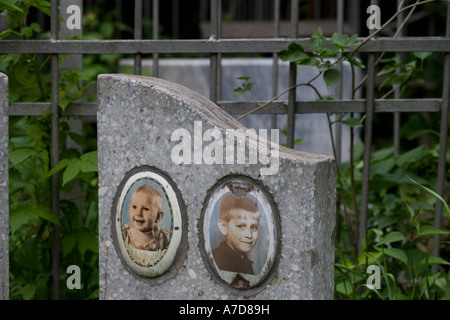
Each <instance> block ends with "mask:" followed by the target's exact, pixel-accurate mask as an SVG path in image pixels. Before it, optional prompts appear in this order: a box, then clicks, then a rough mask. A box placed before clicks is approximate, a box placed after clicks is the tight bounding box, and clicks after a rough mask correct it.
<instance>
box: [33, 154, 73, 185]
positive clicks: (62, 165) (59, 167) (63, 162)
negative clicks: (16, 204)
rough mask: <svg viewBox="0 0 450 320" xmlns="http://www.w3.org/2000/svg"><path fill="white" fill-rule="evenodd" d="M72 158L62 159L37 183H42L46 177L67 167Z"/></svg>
mask: <svg viewBox="0 0 450 320" xmlns="http://www.w3.org/2000/svg"><path fill="white" fill-rule="evenodd" d="M69 162H70V160H69V159H62V160H61V161H60V162H59V163H58V164H57V165H56V166H55V167H54V168H52V169H51V170H50V171H48V172H47V173H46V174H45V175H44V176H42V178H40V179H39V180H38V181H37V182H36V184H38V183H41V182H42V181H44V180H45V179H47V178H48V177H50V176H52V175H54V174H55V173H57V172H59V171H61V170H62V169H64V168H65V167H67V165H68V164H69Z"/></svg>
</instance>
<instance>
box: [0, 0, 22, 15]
mask: <svg viewBox="0 0 450 320" xmlns="http://www.w3.org/2000/svg"><path fill="white" fill-rule="evenodd" d="M17 2H18V1H17V0H1V1H0V8H1V9H3V10H10V11H19V12H20V13H24V12H23V11H22V9H20V8H19V7H18V6H16V3H17Z"/></svg>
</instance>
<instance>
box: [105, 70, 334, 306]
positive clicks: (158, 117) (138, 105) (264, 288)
mask: <svg viewBox="0 0 450 320" xmlns="http://www.w3.org/2000/svg"><path fill="white" fill-rule="evenodd" d="M198 124H201V125H202V133H205V132H207V130H209V129H211V130H218V131H219V132H221V133H223V134H224V135H225V132H226V130H227V129H242V130H244V129H246V128H245V127H244V126H243V125H242V124H240V123H239V122H237V121H236V120H235V119H233V118H232V117H230V116H229V115H228V114H226V113H225V112H224V111H223V110H222V109H221V108H219V107H218V106H217V105H215V104H213V103H212V102H211V101H209V100H208V99H206V98H204V97H203V96H201V95H199V94H198V93H196V92H194V91H192V90H190V89H188V88H186V87H184V86H181V85H178V84H175V83H172V82H169V81H165V80H162V79H156V78H151V77H141V76H130V75H123V74H115V75H100V76H99V77H98V152H99V252H100V256H99V268H100V272H99V285H100V299H118V300H121V299H150V300H155V299H156V300H158V299H182V300H183V299H188V300H197V299H243V298H250V299H332V298H333V290H334V285H333V283H334V272H333V270H334V226H335V201H336V194H335V192H336V191H335V190H336V168H335V161H334V159H333V158H332V157H329V156H324V155H317V154H310V153H304V152H300V151H297V150H292V149H287V148H284V147H279V146H278V147H279V149H278V160H279V162H278V165H279V166H278V168H277V169H278V170H277V171H276V172H274V174H265V175H262V174H261V172H263V171H261V169H264V168H267V165H265V164H263V163H262V161H260V162H258V163H256V164H248V163H243V164H239V163H238V162H237V161H235V162H234V163H230V164H225V163H224V164H217V163H216V164H212V165H208V164H206V163H205V161H203V162H201V163H199V164H196V163H195V161H194V162H192V163H191V164H186V163H179V164H175V163H174V161H173V157H172V156H171V155H172V152H173V150H174V147H175V146H176V145H177V143H178V142H174V141H173V139H172V135H173V133H174V131H176V130H177V129H184V130H186V131H187V132H189V133H191V134H194V136H195V132H194V130H196V125H198ZM210 132H212V131H210ZM235 138H236V139H237V141H238V142H239V141H240V142H241V143H244V142H243V141H246V140H245V136H244V137H242V136H239V135H236V137H235ZM183 139H184V137H183ZM194 139H195V138H194ZM193 143H194V144H195V141H194V142H193ZM252 143H253V142H252V141H251V140H247V141H246V142H245V143H244V144H245V146H246V148H247V149H248V150H250V149H252V148H256V149H258V152H259V151H260V147H261V146H260V145H259V146H255V145H252ZM195 152H196V149H195V145H194V151H193V153H195ZM275 154H276V153H275ZM183 155H184V154H183ZM271 155H272V156H273V155H274V153H271ZM249 157H250V156H249ZM203 160H204V159H203ZM247 160H248V159H247ZM272 160H273V159H272ZM147 167H148V168H157V170H158V172H161V175H162V176H164V177H167V178H168V180H170V183H169V184H171V185H172V184H173V186H175V189H177V190H176V191H177V192H178V195H179V198H178V201H179V203H180V204H181V205H180V206H179V207H180V208H181V217H182V219H181V220H182V223H181V224H180V225H179V227H180V228H181V230H182V236H181V240H180V245H179V247H178V251H177V254H176V257H175V259H174V262H173V264H172V265H171V266H170V268H169V269H168V270H167V271H165V273H163V274H162V275H159V276H155V277H151V278H146V277H142V276H140V275H137V274H136V273H135V272H134V271H133V270H132V269H130V268H128V267H127V263H125V262H124V259H123V256H122V257H121V255H123V254H122V253H121V251H120V250H118V243H120V242H121V240H118V237H116V236H115V233H114V230H115V231H117V229H116V228H115V227H114V224H115V223H116V222H115V221H114V212H115V210H116V208H118V206H117V204H118V203H119V204H120V203H121V201H122V200H120V198H119V200H118V195H120V196H121V195H122V193H121V190H124V189H123V188H124V181H125V182H126V181H128V180H126V177H127V175H128V176H130V174H131V173H133V170H136V169H137V168H147ZM230 177H231V178H233V177H240V178H242V177H243V178H245V179H246V180H248V181H251V183H254V187H255V188H256V189H258V188H261V190H264V192H267V194H268V195H269V196H268V197H267V198H266V199H269V198H270V199H269V200H270V201H271V204H270V206H271V208H274V210H273V212H272V216H271V217H269V219H268V220H270V219H272V218H273V219H272V222H271V223H272V226H275V229H276V231H277V232H276V237H278V238H276V237H275V238H276V241H274V242H275V243H276V249H275V251H274V252H275V259H274V261H272V262H271V263H273V264H272V265H271V269H270V272H269V273H268V275H267V276H266V278H264V279H263V280H264V281H262V282H261V284H258V285H257V286H256V287H254V288H253V287H252V288H250V289H246V290H238V289H235V288H234V287H233V288H231V287H230V286H227V285H224V283H223V282H221V279H220V277H218V276H217V274H214V272H213V271H214V270H213V269H214V268H213V267H212V264H210V263H209V260H208V254H209V253H208V250H205V248H206V247H207V246H206V244H205V243H206V242H207V240H205V239H206V238H204V236H205V231H207V230H208V229H207V228H205V227H204V226H205V225H206V224H205V220H207V219H208V218H209V216H208V215H207V214H206V211H208V209H207V210H205V208H209V207H208V206H205V204H207V203H209V202H207V199H211V194H212V195H214V194H215V193H214V192H215V191H214V190H217V189H215V187H216V186H218V184H219V185H220V183H221V181H223V179H228V178H230ZM233 179H234V178H233ZM230 190H231V189H230ZM172 200H173V198H172ZM172 200H171V201H172ZM269 200H268V201H269ZM270 201H269V202H270ZM169 202H170V201H169ZM124 206H125V205H124ZM116 211H117V210H116ZM177 230H179V229H177ZM270 239H272V240H271V241H273V240H274V238H273V237H272V238H270ZM222 279H223V278H222Z"/></svg>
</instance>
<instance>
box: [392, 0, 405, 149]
mask: <svg viewBox="0 0 450 320" xmlns="http://www.w3.org/2000/svg"><path fill="white" fill-rule="evenodd" d="M402 1H403V0H397V8H400V4H401V3H402ZM404 18H405V15H404V13H403V12H402V13H400V14H399V16H398V17H397V20H396V27H397V31H398V30H399V29H400V27H401V25H402V22H403V19H404ZM398 36H399V37H402V36H403V30H401V31H400V33H399V34H398ZM402 56H403V54H402ZM401 59H402V58H401ZM395 72H396V73H400V72H401V71H400V69H397V70H395ZM394 98H395V99H400V88H396V89H395V91H394ZM400 120H401V119H400V113H399V112H394V123H393V125H394V137H393V140H394V141H393V142H394V156H398V155H399V154H400Z"/></svg>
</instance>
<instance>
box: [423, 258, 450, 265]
mask: <svg viewBox="0 0 450 320" xmlns="http://www.w3.org/2000/svg"><path fill="white" fill-rule="evenodd" d="M436 264H445V265H448V266H450V262H448V261H446V260H444V259H442V258H439V257H433V256H431V257H425V258H423V259H422V260H421V261H420V263H419V267H420V266H431V265H436Z"/></svg>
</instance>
